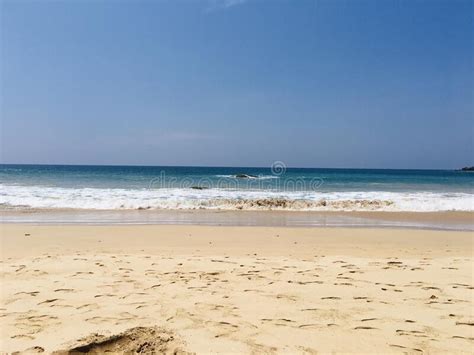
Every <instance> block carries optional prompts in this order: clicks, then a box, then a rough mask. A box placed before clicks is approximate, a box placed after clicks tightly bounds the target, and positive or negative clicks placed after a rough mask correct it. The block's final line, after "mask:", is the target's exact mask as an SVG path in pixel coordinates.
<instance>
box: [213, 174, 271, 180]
mask: <svg viewBox="0 0 474 355" xmlns="http://www.w3.org/2000/svg"><path fill="white" fill-rule="evenodd" d="M215 176H216V177H218V178H224V179H233V180H243V181H245V180H246V179H249V180H271V179H279V178H280V177H279V176H276V175H256V176H253V175H248V177H246V178H239V177H237V176H236V175H215Z"/></svg>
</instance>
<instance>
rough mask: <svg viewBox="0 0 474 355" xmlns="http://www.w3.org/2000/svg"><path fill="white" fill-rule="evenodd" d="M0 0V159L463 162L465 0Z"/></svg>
mask: <svg viewBox="0 0 474 355" xmlns="http://www.w3.org/2000/svg"><path fill="white" fill-rule="evenodd" d="M0 6H1V11H0V12H1V15H0V16H1V21H0V22H1V24H0V27H1V28H0V29H1V31H0V32H1V41H0V42H1V52H0V62H1V76H0V84H1V101H0V114H1V126H0V129H1V146H0V162H1V163H4V164H66V165H121V166H123V165H130V166H216V167H222V166H229V167H270V166H271V164H272V162H274V161H276V160H278V161H283V162H284V163H285V164H287V166H288V167H301V168H318V167H320V168H354V169H358V168H367V169H446V170H452V169H460V168H462V167H464V166H471V165H474V144H473V137H474V123H473V121H474V120H473V117H474V104H473V97H474V96H473V95H474V87H473V82H474V74H473V73H474V67H473V38H474V26H473V6H474V5H473V2H472V1H469V0H456V1H448V0H433V1H416V0H415V1H408V0H401V1H383V2H380V1H375V0H361V1H343V0H341V1H329V0H318V1H316V0H315V1H312V0H306V1H305V0H303V1H298V2H291V1H278V2H270V1H258V0H240V1H229V0H209V1H207V0H203V1H189V2H173V1H140V2H115V1H101V2H80V1H74V2H62V1H56V2H50V1H20V2H19V1H11V0H4V1H1V3H0Z"/></svg>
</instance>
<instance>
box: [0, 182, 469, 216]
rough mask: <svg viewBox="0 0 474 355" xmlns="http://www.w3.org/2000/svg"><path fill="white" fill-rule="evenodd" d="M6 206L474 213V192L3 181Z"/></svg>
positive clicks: (0, 193)
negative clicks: (68, 185)
mask: <svg viewBox="0 0 474 355" xmlns="http://www.w3.org/2000/svg"><path fill="white" fill-rule="evenodd" d="M0 208H3V209H92V210H94V209H97V210H115V209H123V210H126V209H223V210H294V211H407V212H409V211H413V212H433V211H474V194H471V193H460V192H459V193H441V192H439V193H436V192H384V191H353V192H351V191H349V192H348V191H344V192H322V191H291V192H287V191H285V192H278V191H262V190H237V189H235V190H226V189H205V190H196V189H191V188H189V189H184V188H181V189H180V188H169V189H164V188H163V189H155V190H150V189H103V188H59V187H43V186H18V185H0Z"/></svg>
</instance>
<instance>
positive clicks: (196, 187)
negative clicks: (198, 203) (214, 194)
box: [191, 186, 209, 190]
mask: <svg viewBox="0 0 474 355" xmlns="http://www.w3.org/2000/svg"><path fill="white" fill-rule="evenodd" d="M191 188H192V189H193V190H207V189H208V188H209V187H206V186H191Z"/></svg>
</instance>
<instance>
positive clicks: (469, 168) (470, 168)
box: [461, 166, 474, 171]
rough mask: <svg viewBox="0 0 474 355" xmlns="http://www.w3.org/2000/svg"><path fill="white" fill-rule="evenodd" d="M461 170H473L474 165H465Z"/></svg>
mask: <svg viewBox="0 0 474 355" xmlns="http://www.w3.org/2000/svg"><path fill="white" fill-rule="evenodd" d="M461 171H474V166H465V167H464V168H462V169H461Z"/></svg>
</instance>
